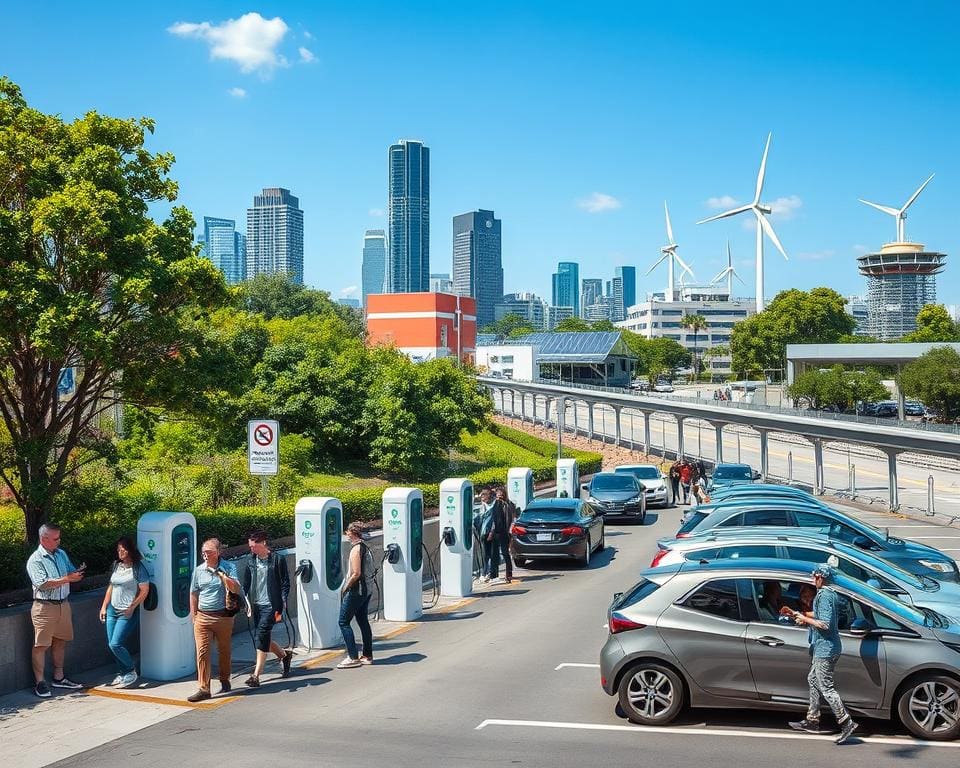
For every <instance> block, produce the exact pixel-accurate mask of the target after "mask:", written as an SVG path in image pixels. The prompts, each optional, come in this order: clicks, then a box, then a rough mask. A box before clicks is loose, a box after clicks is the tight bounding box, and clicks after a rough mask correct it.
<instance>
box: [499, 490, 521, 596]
mask: <svg viewBox="0 0 960 768" xmlns="http://www.w3.org/2000/svg"><path fill="white" fill-rule="evenodd" d="M497 501H499V502H500V506H501V508H502V509H503V517H504V524H503V531H502V532H501V534H500V557H502V558H503V571H504V574H505V575H506V579H507V583H508V584H509V583H510V582H511V581H513V560H511V559H510V528H511V527H512V526H513V521H514V520H516V519H517V505H516V504H514V503H513V502H512V501H510V499H509V498H508V497H507V489H506V488H504V487H503V486H500V487H499V488H497Z"/></svg>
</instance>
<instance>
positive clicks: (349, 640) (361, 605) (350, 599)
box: [340, 592, 373, 659]
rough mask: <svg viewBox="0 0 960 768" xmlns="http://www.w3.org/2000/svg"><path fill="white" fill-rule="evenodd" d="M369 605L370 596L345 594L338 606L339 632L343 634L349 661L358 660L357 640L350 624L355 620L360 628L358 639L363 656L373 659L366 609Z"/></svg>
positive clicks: (356, 593)
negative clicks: (359, 639)
mask: <svg viewBox="0 0 960 768" xmlns="http://www.w3.org/2000/svg"><path fill="white" fill-rule="evenodd" d="M369 604H370V595H362V596H361V594H360V593H359V592H347V594H345V595H344V596H343V603H342V604H341V605H340V631H341V632H342V633H343V644H344V645H345V646H346V647H347V656H349V657H350V658H351V659H358V658H360V657H359V656H358V655H357V638H356V636H355V635H354V634H353V627H351V626H350V622H351V621H352V620H353V619H356V620H357V626H359V627H360V637H361V639H362V640H363V655H364V656H366V657H367V658H368V659H372V658H373V630H371V629H370V619H368V618H367V607H368V606H369Z"/></svg>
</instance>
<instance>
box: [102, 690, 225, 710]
mask: <svg viewBox="0 0 960 768" xmlns="http://www.w3.org/2000/svg"><path fill="white" fill-rule="evenodd" d="M87 694H88V695H90V696H100V697H102V698H104V699H123V700H125V701H142V702H144V703H146V704H166V705H168V706H171V707H188V708H190V709H216V708H217V707H222V706H223V705H224V704H229V703H230V702H231V701H236V700H237V699H239V698H240V697H239V696H223V697H219V698H216V699H207V703H201V702H199V701H198V702H192V701H187V700H186V699H171V698H168V697H166V696H149V695H147V694H144V693H121V692H120V691H106V690H104V689H102V688H89V689H88V690H87Z"/></svg>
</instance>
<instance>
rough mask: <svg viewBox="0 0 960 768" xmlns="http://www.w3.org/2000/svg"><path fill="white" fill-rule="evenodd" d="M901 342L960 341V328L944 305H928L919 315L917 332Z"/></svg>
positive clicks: (921, 309) (905, 337)
mask: <svg viewBox="0 0 960 768" xmlns="http://www.w3.org/2000/svg"><path fill="white" fill-rule="evenodd" d="M901 341H912V342H928V343H929V342H939V341H960V327H958V326H957V323H955V322H954V320H953V318H952V317H950V313H949V312H947V308H946V307H944V306H943V305H942V304H926V305H924V306H923V307H921V308H920V311H919V312H918V313H917V330H915V331H914V332H913V333H908V334H907V335H906V336H904V337H903V339H901Z"/></svg>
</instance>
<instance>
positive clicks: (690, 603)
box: [681, 579, 741, 621]
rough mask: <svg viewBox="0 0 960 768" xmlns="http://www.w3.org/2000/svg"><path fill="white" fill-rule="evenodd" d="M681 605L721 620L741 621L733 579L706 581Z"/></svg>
mask: <svg viewBox="0 0 960 768" xmlns="http://www.w3.org/2000/svg"><path fill="white" fill-rule="evenodd" d="M681 605H682V606H684V607H685V608H689V609H690V610H693V611H699V612H700V613H706V614H709V615H710V616H717V617H719V618H721V619H733V620H734V621H740V620H741V618H740V608H739V605H738V601H737V583H736V581H735V580H734V579H717V580H716V581H708V582H707V583H706V584H702V585H701V586H700V587H698V588H697V589H696V590H695V591H694V592H693V593H692V594H690V595H689V596H688V597H687V598H686V599H685V600H684V601H683V602H682V603H681Z"/></svg>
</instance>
